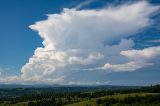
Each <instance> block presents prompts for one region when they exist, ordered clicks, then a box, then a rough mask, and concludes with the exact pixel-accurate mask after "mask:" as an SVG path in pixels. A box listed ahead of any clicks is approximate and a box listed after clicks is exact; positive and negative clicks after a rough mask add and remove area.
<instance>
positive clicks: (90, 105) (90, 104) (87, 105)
mask: <svg viewBox="0 0 160 106" xmlns="http://www.w3.org/2000/svg"><path fill="white" fill-rule="evenodd" d="M156 94H158V93H128V94H114V95H109V96H103V97H99V98H94V99H91V100H86V101H82V102H78V103H73V104H68V105H65V106H96V100H97V99H106V98H116V99H120V100H121V99H124V98H125V97H128V96H130V97H134V96H137V95H138V96H146V95H156Z"/></svg>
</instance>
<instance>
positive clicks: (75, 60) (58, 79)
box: [21, 1, 160, 83]
mask: <svg viewBox="0 0 160 106" xmlns="http://www.w3.org/2000/svg"><path fill="white" fill-rule="evenodd" d="M158 9H159V7H158V6H153V5H151V4H149V3H148V2H146V1H141V2H136V3H132V4H123V5H121V6H117V7H108V8H103V9H99V10H76V9H64V10H63V12H62V13H60V14H50V15H48V19H46V20H43V21H38V22H36V23H35V24H34V25H31V26H29V27H30V28H31V29H33V30H36V31H37V32H38V33H39V35H40V37H41V38H42V39H43V42H42V43H43V45H44V47H38V48H37V49H36V50H35V52H34V55H33V56H32V57H31V58H30V59H29V61H28V63H26V64H25V65H24V66H23V67H22V70H21V72H22V75H21V79H23V80H25V81H29V82H46V83H63V82H65V80H67V81H70V80H71V79H70V77H69V76H70V75H71V74H72V73H76V72H81V71H82V70H85V71H86V70H90V69H94V68H95V69H97V70H100V69H105V70H109V71H129V70H136V69H138V68H143V67H145V66H146V65H148V64H149V63H148V62H146V60H147V59H150V57H152V56H158V55H159V53H160V52H159V47H154V48H148V49H144V50H142V51H141V50H131V49H133V46H134V41H133V40H132V39H128V37H130V36H132V35H134V34H135V33H137V32H139V31H140V30H142V29H144V28H146V27H148V26H150V25H151V24H152V20H151V19H150V16H151V15H152V13H154V12H155V11H157V10H158ZM117 42H118V43H117ZM156 48H157V49H156ZM155 49H156V50H157V51H158V52H157V53H158V55H157V54H155V53H154V52H155V51H154V50H155ZM148 52H149V53H151V54H150V55H147V53H148ZM137 55H139V56H140V57H138V56H137ZM139 58H143V62H142V63H143V64H139V63H137V60H138V62H140V61H139ZM139 65H141V66H139ZM102 66H103V67H102ZM96 67H99V68H96ZM75 75H77V76H78V74H75Z"/></svg>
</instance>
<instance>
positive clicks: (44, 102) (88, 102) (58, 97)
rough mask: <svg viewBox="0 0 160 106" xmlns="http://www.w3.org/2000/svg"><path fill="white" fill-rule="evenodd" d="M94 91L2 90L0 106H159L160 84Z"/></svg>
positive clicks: (60, 88) (90, 89)
mask: <svg viewBox="0 0 160 106" xmlns="http://www.w3.org/2000/svg"><path fill="white" fill-rule="evenodd" d="M93 88H94V87H57V88H14V89H0V106H160V85H155V86H148V87H126V88H125V87H119V88H116V89H115V88H114V87H110V88H109V89H108V88H107V87H95V88H94V89H93ZM76 89H77V90H76ZM78 89H79V90H78ZM72 90H73V91H72ZM13 94H16V95H13Z"/></svg>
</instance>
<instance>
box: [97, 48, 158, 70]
mask: <svg viewBox="0 0 160 106" xmlns="http://www.w3.org/2000/svg"><path fill="white" fill-rule="evenodd" d="M120 54H121V55H123V56H125V57H127V58H129V60H130V61H129V62H127V63H123V64H110V63H106V64H105V65H104V66H103V67H101V68H100V69H103V70H111V71H115V72H118V71H134V70H136V69H140V68H143V67H146V66H149V65H153V64H154V63H152V62H153V61H152V60H153V59H155V58H158V57H159V56H160V46H157V47H149V48H145V49H143V50H127V51H121V52H120Z"/></svg>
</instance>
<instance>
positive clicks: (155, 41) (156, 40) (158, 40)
mask: <svg viewBox="0 0 160 106" xmlns="http://www.w3.org/2000/svg"><path fill="white" fill-rule="evenodd" d="M146 42H149V43H160V39H155V40H148V41H146Z"/></svg>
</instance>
